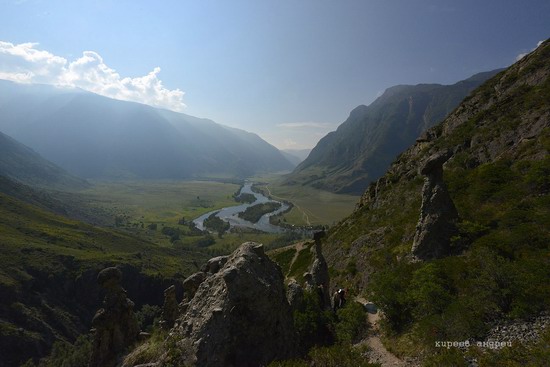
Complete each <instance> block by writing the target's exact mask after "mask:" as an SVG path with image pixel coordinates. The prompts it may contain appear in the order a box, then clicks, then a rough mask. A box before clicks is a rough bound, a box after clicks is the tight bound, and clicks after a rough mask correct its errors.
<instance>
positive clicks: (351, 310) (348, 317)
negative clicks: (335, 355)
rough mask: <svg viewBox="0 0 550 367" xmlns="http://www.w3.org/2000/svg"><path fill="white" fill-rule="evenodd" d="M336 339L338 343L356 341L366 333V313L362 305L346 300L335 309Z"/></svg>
mask: <svg viewBox="0 0 550 367" xmlns="http://www.w3.org/2000/svg"><path fill="white" fill-rule="evenodd" d="M336 314H337V318H338V322H337V323H336V325H335V330H336V340H337V341H338V342H340V343H356V342H358V341H360V340H361V338H362V337H363V336H364V335H365V334H366V330H367V325H368V324H367V315H366V314H365V309H364V307H363V305H361V304H360V303H358V302H347V303H346V305H345V306H344V307H343V308H341V309H339V310H338V311H337V313H336Z"/></svg>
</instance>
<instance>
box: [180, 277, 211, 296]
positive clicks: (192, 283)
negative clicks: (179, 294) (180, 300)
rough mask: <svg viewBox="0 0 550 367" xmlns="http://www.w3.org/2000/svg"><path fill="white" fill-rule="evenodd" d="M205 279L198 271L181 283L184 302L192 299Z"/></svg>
mask: <svg viewBox="0 0 550 367" xmlns="http://www.w3.org/2000/svg"><path fill="white" fill-rule="evenodd" d="M205 279H206V273H204V272H202V271H199V272H196V273H194V274H192V275H190V276H188V277H187V278H185V280H184V281H183V296H184V298H185V300H187V301H190V300H191V299H193V296H194V295H195V292H196V291H197V289H199V286H200V285H201V283H202V282H204V280H205Z"/></svg>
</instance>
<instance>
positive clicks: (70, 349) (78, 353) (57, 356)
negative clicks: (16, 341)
mask: <svg viewBox="0 0 550 367" xmlns="http://www.w3.org/2000/svg"><path fill="white" fill-rule="evenodd" d="M92 343H93V341H92V335H91V334H83V335H81V336H79V337H78V339H76V341H75V343H74V344H70V343H67V342H65V341H57V342H55V343H54V344H53V347H52V351H51V353H50V355H49V356H48V357H46V358H42V359H41V360H40V362H39V363H38V365H35V364H34V363H33V362H32V360H29V361H27V363H25V364H24V365H23V366H26V367H33V366H38V367H87V366H88V363H89V362H90V358H91V356H92Z"/></svg>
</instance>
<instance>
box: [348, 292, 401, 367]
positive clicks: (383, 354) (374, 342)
mask: <svg viewBox="0 0 550 367" xmlns="http://www.w3.org/2000/svg"><path fill="white" fill-rule="evenodd" d="M356 301H357V302H359V303H361V304H362V305H363V306H365V309H366V310H367V319H368V322H369V324H370V331H369V334H370V335H369V336H368V337H367V338H365V339H364V340H362V341H361V342H360V344H363V343H364V344H367V345H368V346H369V348H370V352H369V362H371V363H380V364H381V365H382V367H409V366H411V365H410V364H407V363H406V362H405V361H403V360H401V359H399V358H397V357H396V356H395V355H393V354H392V353H390V352H389V351H388V350H387V349H386V347H385V346H384V344H382V340H380V329H379V322H380V311H378V309H377V308H376V306H375V305H374V304H373V303H371V302H368V301H367V300H366V299H364V298H361V297H357V298H356Z"/></svg>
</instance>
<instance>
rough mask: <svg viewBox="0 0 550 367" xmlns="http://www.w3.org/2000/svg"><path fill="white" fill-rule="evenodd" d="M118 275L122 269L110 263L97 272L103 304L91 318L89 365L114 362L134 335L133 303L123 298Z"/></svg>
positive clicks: (103, 365) (100, 366)
mask: <svg viewBox="0 0 550 367" xmlns="http://www.w3.org/2000/svg"><path fill="white" fill-rule="evenodd" d="M121 279H122V272H121V271H120V270H119V269H118V268H114V267H112V268H106V269H104V270H102V271H101V272H99V274H98V276H97V282H98V284H99V285H100V286H101V287H103V288H104V289H105V292H106V293H105V299H104V300H103V308H101V309H99V310H98V311H97V312H96V314H95V316H94V318H93V320H92V327H93V329H92V330H93V332H94V341H93V347H92V356H91V358H90V362H89V364H88V366H89V367H111V366H115V365H116V363H117V358H118V356H119V355H120V354H121V353H122V352H124V350H126V348H127V347H129V346H130V345H132V344H133V343H134V342H135V341H136V340H137V338H138V335H139V325H138V322H137V319H136V316H135V314H134V303H133V302H132V301H131V300H130V299H129V298H127V296H126V291H125V290H124V289H123V288H122V286H121V285H120V281H121Z"/></svg>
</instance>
